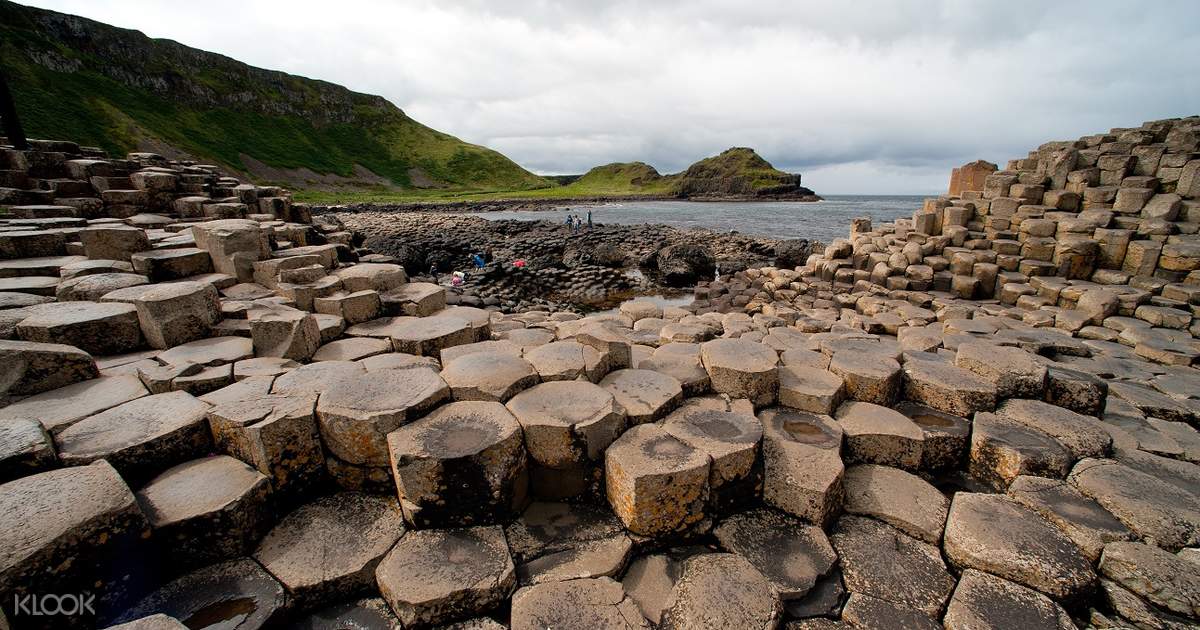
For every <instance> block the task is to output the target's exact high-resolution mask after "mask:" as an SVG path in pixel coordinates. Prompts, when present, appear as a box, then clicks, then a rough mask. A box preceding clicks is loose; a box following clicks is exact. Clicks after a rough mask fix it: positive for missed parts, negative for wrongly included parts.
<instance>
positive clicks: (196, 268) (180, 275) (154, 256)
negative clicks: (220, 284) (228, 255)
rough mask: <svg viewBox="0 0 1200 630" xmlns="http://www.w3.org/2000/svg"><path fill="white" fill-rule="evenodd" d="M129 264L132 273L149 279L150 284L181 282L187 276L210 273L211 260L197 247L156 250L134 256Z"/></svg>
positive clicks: (211, 268) (211, 269)
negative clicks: (130, 264)
mask: <svg viewBox="0 0 1200 630" xmlns="http://www.w3.org/2000/svg"><path fill="white" fill-rule="evenodd" d="M130 262H132V263H133V269H134V271H137V272H138V273H140V274H142V275H143V276H146V277H148V278H150V282H166V281H168V280H182V279H184V278H187V277H189V276H198V275H200V274H205V273H212V272H213V267H212V258H211V257H209V255H208V252H206V251H204V250H203V249H200V248H198V247H179V248H172V249H156V250H151V251H148V252H138V253H136V254H134V255H133V256H132V257H131V259H130Z"/></svg>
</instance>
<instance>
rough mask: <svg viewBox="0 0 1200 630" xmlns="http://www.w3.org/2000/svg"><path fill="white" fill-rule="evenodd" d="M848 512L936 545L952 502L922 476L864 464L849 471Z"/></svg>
mask: <svg viewBox="0 0 1200 630" xmlns="http://www.w3.org/2000/svg"><path fill="white" fill-rule="evenodd" d="M843 483H844V484H845V487H846V512H847V513H849V514H859V515H862V516H871V517H874V518H877V519H879V520H881V521H883V522H885V523H887V524H888V525H891V526H892V527H895V528H896V529H899V530H900V531H902V532H904V533H905V534H908V535H909V536H912V537H914V538H918V539H920V540H923V541H925V542H927V543H929V544H931V545H936V544H938V543H940V542H941V540H942V526H943V525H944V524H945V522H946V511H947V509H949V507H950V501H948V500H947V499H946V497H945V496H944V495H943V494H942V493H941V492H939V491H938V489H937V488H934V487H933V486H932V485H930V484H929V482H927V481H925V480H924V479H921V478H920V477H918V476H916V475H914V474H912V473H907V472H904V471H903V470H900V469H898V468H891V467H889V466H877V465H875V464H862V465H860V466H851V467H850V468H848V469H846V477H845V479H844V481H843Z"/></svg>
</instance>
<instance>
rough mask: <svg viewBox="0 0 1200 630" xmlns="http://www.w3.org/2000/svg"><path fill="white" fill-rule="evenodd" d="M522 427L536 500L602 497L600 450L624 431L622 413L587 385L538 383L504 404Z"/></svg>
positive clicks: (604, 393)
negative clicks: (583, 496)
mask: <svg viewBox="0 0 1200 630" xmlns="http://www.w3.org/2000/svg"><path fill="white" fill-rule="evenodd" d="M508 410H509V411H510V412H512V414H513V416H515V417H516V419H517V422H520V423H521V429H522V432H523V434H524V439H525V449H526V450H527V451H528V453H529V459H530V461H529V481H530V490H531V492H532V494H533V496H535V497H540V498H545V499H552V500H557V499H567V498H572V497H578V496H581V495H585V496H591V497H600V496H602V489H603V484H602V481H603V478H604V466H603V461H604V451H605V449H607V448H608V446H609V445H610V444H612V443H613V440H616V439H617V437H619V436H620V435H621V433H623V432H624V431H625V412H624V410H623V409H621V407H620V405H618V404H617V402H616V399H614V398H613V395H612V394H611V393H609V392H608V391H607V390H605V389H604V388H602V387H599V386H597V385H594V384H592V383H588V382H585V381H554V382H551V383H542V384H541V385H536V386H534V387H532V388H530V389H527V390H525V391H523V392H521V393H520V394H517V395H516V396H514V397H513V398H512V400H510V401H508Z"/></svg>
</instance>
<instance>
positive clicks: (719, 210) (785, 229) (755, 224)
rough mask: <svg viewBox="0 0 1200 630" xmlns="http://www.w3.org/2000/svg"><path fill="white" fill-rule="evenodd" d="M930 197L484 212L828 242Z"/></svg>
mask: <svg viewBox="0 0 1200 630" xmlns="http://www.w3.org/2000/svg"><path fill="white" fill-rule="evenodd" d="M924 199H925V196H910V195H898V196H882V195H829V196H827V197H826V198H825V200H824V201H816V202H794V201H752V202H721V201H704V202H699V201H628V202H616V203H607V204H604V205H599V206H580V207H577V208H569V209H568V208H557V209H554V210H509V211H502V212H482V213H478V216H480V217H483V218H485V219H491V220H498V219H517V220H520V221H538V220H547V221H560V222H561V221H565V220H566V216H567V215H568V214H577V215H580V216H581V217H583V218H584V219H585V220H586V218H587V211H588V210H591V211H592V221H594V222H596V223H620V224H636V223H664V224H666V225H671V226H674V227H677V228H681V229H688V228H707V229H710V230H715V231H718V232H729V231H731V230H736V231H738V232H741V233H743V234H753V235H756V236H765V237H768V238H778V239H784V238H807V239H809V240H817V241H821V242H823V243H829V242H830V241H832V240H833V239H835V238H840V237H845V236H846V235H847V234H849V232H850V220H851V219H853V218H855V217H871V219H872V220H873V221H874V222H875V223H883V222H886V221H894V220H896V219H898V218H900V217H907V216H911V215H912V213H913V211H914V210H916V209H918V208H920V207H921V203H922V201H923V200H924Z"/></svg>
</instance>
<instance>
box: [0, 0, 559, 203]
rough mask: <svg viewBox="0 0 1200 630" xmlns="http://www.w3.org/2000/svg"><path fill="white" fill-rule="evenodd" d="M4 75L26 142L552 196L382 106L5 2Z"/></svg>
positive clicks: (276, 178)
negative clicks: (33, 139) (52, 142)
mask: <svg viewBox="0 0 1200 630" xmlns="http://www.w3.org/2000/svg"><path fill="white" fill-rule="evenodd" d="M0 64H3V68H4V72H5V74H6V75H7V76H8V80H9V84H10V88H11V90H12V91H13V93H14V98H15V100H16V104H17V108H18V112H19V113H20V116H21V119H22V123H23V124H24V126H25V129H26V132H27V133H28V134H29V135H30V136H31V137H40V138H51V139H64V140H73V141H76V142H80V143H82V144H87V145H94V146H99V147H101V148H103V149H106V150H107V151H109V153H111V154H113V155H124V154H125V153H127V152H129V151H135V150H145V151H155V152H158V153H163V154H165V155H168V156H169V157H177V158H193V159H196V160H200V161H205V162H213V163H217V164H219V165H221V166H223V167H225V168H228V169H230V170H233V171H235V172H237V173H238V174H241V175H244V176H249V177H250V178H251V179H254V180H257V181H259V182H270V183H279V184H283V185H287V186H290V187H293V188H298V189H324V190H346V189H357V190H375V191H377V192H392V193H396V192H401V191H400V190H398V189H403V190H407V191H409V192H410V193H419V192H420V191H421V190H425V191H432V190H437V191H440V192H449V191H462V190H510V191H511V190H528V189H534V188H542V187H547V186H554V185H555V184H554V183H552V182H549V181H547V180H545V179H543V178H541V177H538V176H536V175H534V174H532V173H530V172H528V171H526V170H525V169H523V168H521V167H520V166H518V165H517V164H516V163H514V162H512V161H511V160H509V159H508V158H506V157H504V156H503V155H501V154H500V153H497V152H496V151H492V150H491V149H487V148H485V147H481V146H476V145H472V144H468V143H465V142H463V141H461V140H459V139H457V138H455V137H453V136H450V135H447V134H444V133H441V132H439V131H436V130H434V129H430V128H429V127H426V126H424V125H422V124H420V123H418V122H417V121H415V120H413V119H411V118H409V117H408V116H406V115H405V114H404V112H402V111H400V109H398V108H397V107H395V106H394V105H392V104H391V103H389V102H388V101H387V100H385V99H383V98H382V97H379V96H371V95H367V94H360V93H357V92H352V91H350V90H348V89H346V88H344V87H341V86H339V85H334V84H332V83H327V82H325V81H317V80H313V79H307V78H304V77H299V76H294V75H289V74H285V73H282V72H276V71H271V70H263V69H260V68H255V67H252V66H248V65H246V64H243V63H241V62H238V61H235V60H233V59H230V58H228V57H224V56H222V55H217V54H214V53H210V52H205V51H202V50H197V49H195V48H189V47H187V46H183V45H181V44H178V43H176V42H173V41H170V40H163V39H151V38H149V37H146V36H145V35H143V34H142V33H140V32H138V31H132V30H126V29H121V28H116V27H112V26H108V25H106V24H101V23H99V22H95V21H92V20H87V19H84V18H80V17H76V16H71V15H65V14H62V13H56V12H53V11H46V10H42V9H34V8H29V7H25V6H22V5H17V4H13V3H10V2H5V1H2V0H0Z"/></svg>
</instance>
